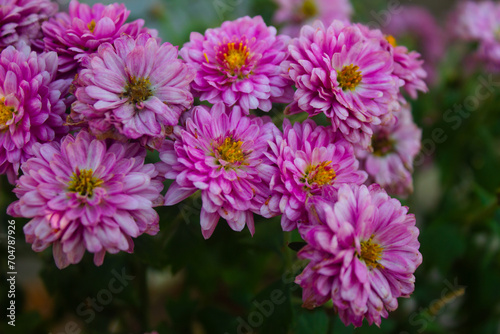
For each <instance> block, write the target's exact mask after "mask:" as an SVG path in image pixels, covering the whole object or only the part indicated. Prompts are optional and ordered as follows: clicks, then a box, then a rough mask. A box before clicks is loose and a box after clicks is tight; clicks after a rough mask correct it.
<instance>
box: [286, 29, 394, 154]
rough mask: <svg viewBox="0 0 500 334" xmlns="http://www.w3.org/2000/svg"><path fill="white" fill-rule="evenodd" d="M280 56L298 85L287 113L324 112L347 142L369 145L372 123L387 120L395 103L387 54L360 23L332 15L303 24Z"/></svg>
mask: <svg viewBox="0 0 500 334" xmlns="http://www.w3.org/2000/svg"><path fill="white" fill-rule="evenodd" d="M289 50H290V60H289V61H287V62H284V64H283V66H284V68H286V69H288V74H289V76H290V78H291V79H292V80H293V81H294V83H295V86H296V87H297V91H296V92H295V95H294V100H295V101H294V102H293V103H292V104H291V105H290V106H289V107H288V110H287V112H288V113H296V112H301V111H306V112H307V113H309V115H311V116H314V115H317V114H319V113H324V114H325V115H326V116H327V117H328V118H329V119H330V120H331V123H332V127H333V130H334V131H340V133H341V134H342V135H343V136H344V137H345V138H346V139H347V140H348V141H349V142H351V143H356V144H359V145H361V146H362V147H368V146H369V144H370V137H371V135H372V130H371V125H378V124H380V123H381V122H382V120H384V121H387V120H388V119H390V117H391V113H392V111H393V110H397V109H398V108H399V103H398V102H397V100H398V90H399V87H400V86H401V85H402V81H401V80H399V79H398V78H397V77H395V76H394V75H393V74H392V72H393V69H394V65H393V59H392V56H391V54H390V53H389V52H387V50H385V49H384V48H383V47H382V46H381V45H380V43H377V42H376V41H373V40H372V39H369V38H367V37H365V36H364V35H363V33H362V32H361V30H360V29H359V27H356V26H350V25H347V24H345V23H342V22H341V21H334V22H333V23H332V24H331V25H330V26H329V27H328V28H325V27H324V25H323V24H322V23H321V22H319V21H316V22H315V24H314V26H304V27H303V28H302V30H301V33H300V37H298V38H295V39H293V40H292V42H291V43H290V46H289Z"/></svg>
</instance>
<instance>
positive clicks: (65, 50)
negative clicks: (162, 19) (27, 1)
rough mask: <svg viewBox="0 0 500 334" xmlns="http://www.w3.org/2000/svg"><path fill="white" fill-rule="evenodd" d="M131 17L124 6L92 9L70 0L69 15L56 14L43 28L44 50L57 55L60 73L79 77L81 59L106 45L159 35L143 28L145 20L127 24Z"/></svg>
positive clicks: (116, 5) (98, 6) (94, 7)
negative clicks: (127, 37) (124, 37)
mask: <svg viewBox="0 0 500 334" xmlns="http://www.w3.org/2000/svg"><path fill="white" fill-rule="evenodd" d="M129 14H130V11H128V10H127V9H126V8H125V5H123V4H120V5H119V4H117V3H114V4H111V5H107V6H105V5H103V4H101V3H97V4H95V5H93V6H92V8H90V7H89V5H87V4H81V3H79V2H78V1H77V0H71V2H70V4H69V15H68V14H66V13H57V14H56V15H55V16H54V17H53V18H51V19H50V20H49V21H47V22H45V23H44V24H43V25H42V29H43V32H44V34H45V38H44V43H45V49H46V50H51V51H56V52H57V53H58V55H59V71H60V72H62V73H71V74H72V73H76V70H77V68H78V67H79V63H80V62H81V61H82V58H84V57H85V56H86V55H90V54H92V53H94V52H96V51H97V48H98V47H99V45H101V44H103V43H106V42H107V43H113V41H114V40H115V39H117V38H118V37H120V36H122V34H127V35H130V36H132V37H137V36H138V35H139V34H140V33H143V32H144V33H146V32H147V33H150V34H152V35H153V36H156V35H157V32H156V30H149V29H146V28H143V25H144V20H142V19H140V20H135V21H133V22H131V23H125V21H126V20H127V18H128V15H129Z"/></svg>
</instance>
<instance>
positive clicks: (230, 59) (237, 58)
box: [223, 42, 250, 73]
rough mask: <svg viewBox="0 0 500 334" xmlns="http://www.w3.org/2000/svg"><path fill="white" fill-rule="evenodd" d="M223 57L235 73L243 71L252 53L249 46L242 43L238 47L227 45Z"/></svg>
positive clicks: (231, 44) (232, 44)
mask: <svg viewBox="0 0 500 334" xmlns="http://www.w3.org/2000/svg"><path fill="white" fill-rule="evenodd" d="M236 46H237V47H236ZM223 56H224V62H225V63H226V64H227V66H228V67H229V69H230V70H231V71H232V72H233V73H234V71H236V70H239V69H241V67H242V66H243V65H245V64H246V61H247V59H248V57H249V56H250V52H248V48H247V46H246V45H243V43H242V42H240V43H238V44H237V45H236V43H227V50H226V52H224V53H223Z"/></svg>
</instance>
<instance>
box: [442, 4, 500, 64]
mask: <svg viewBox="0 0 500 334" xmlns="http://www.w3.org/2000/svg"><path fill="white" fill-rule="evenodd" d="M448 28H449V30H451V33H452V34H453V35H455V36H456V37H458V38H460V39H462V40H465V41H470V42H476V43H478V49H477V52H476V55H475V56H476V57H477V60H478V61H480V62H482V63H485V64H486V66H487V67H488V68H489V69H491V70H494V71H496V72H499V71H500V3H498V2H493V1H482V2H473V1H464V2H461V3H459V4H458V6H457V8H456V9H455V11H454V12H453V13H452V15H451V16H450V19H449V22H448Z"/></svg>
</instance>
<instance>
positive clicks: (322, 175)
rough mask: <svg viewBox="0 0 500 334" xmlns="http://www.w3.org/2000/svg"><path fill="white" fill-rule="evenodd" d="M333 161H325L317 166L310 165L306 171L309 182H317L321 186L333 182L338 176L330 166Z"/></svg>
mask: <svg viewBox="0 0 500 334" xmlns="http://www.w3.org/2000/svg"><path fill="white" fill-rule="evenodd" d="M331 163H332V162H331V161H324V162H322V163H320V164H319V165H316V166H312V165H310V166H308V167H307V168H306V172H305V176H306V179H307V183H308V184H310V185H312V184H314V183H316V184H317V185H318V186H320V187H322V186H324V185H325V184H331V183H332V181H333V180H334V179H335V177H336V176H337V174H335V171H334V170H333V168H331V166H329V165H330V164H331Z"/></svg>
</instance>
